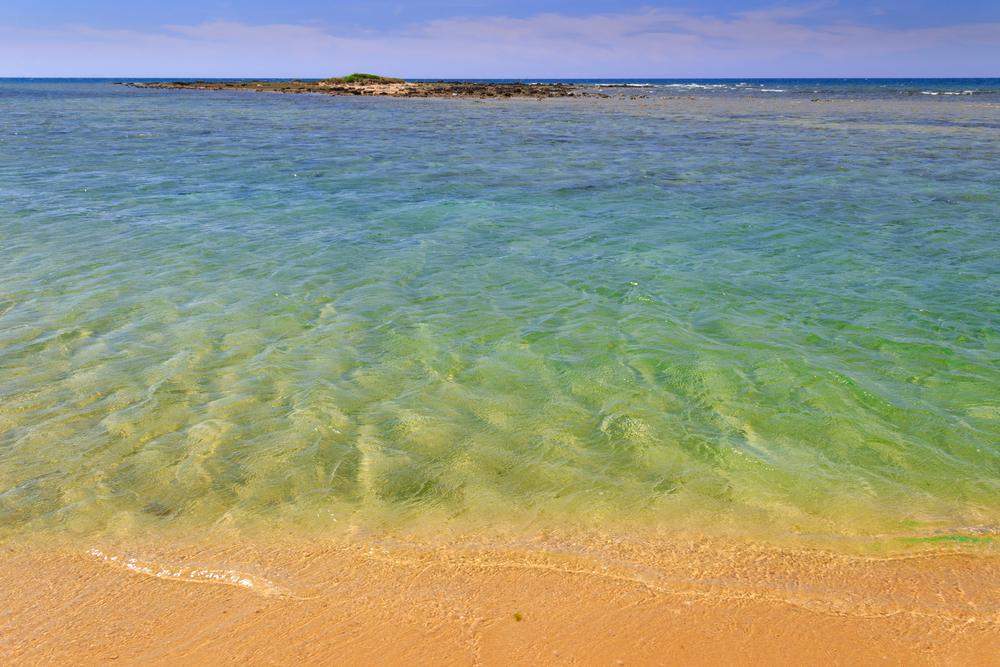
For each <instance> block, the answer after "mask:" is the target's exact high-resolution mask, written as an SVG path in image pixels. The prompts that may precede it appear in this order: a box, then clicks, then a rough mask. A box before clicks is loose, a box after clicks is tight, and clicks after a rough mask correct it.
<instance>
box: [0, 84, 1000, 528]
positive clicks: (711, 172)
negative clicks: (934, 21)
mask: <svg viewBox="0 0 1000 667" xmlns="http://www.w3.org/2000/svg"><path fill="white" fill-rule="evenodd" d="M582 83H586V84H587V85H588V86H594V87H593V88H592V90H595V91H601V92H604V93H607V94H609V95H612V96H619V95H624V96H625V98H618V97H612V98H611V99H606V100H605V99H568V100H543V101H536V100H504V101H477V100H440V99H429V100H417V99H388V98H380V99H374V98H349V97H323V96H313V95H276V94H275V95H271V94H261V95H253V94H249V93H243V92H199V91H172V90H138V89H132V88H125V87H122V86H115V85H112V81H110V80H25V79H22V80H14V79H9V80H0V259H2V261H0V535H24V534H34V533H38V534H71V535H72V534H79V535H93V534H97V533H103V534H108V533H113V534H129V533H132V532H134V531H146V532H149V531H153V532H155V531H157V530H166V529H168V528H180V529H185V530H188V529H195V528H206V529H211V528H212V527H221V526H226V527H233V526H235V527H237V528H241V527H244V526H246V527H248V528H249V527H254V528H260V529H264V530H278V529H281V530H284V529H293V528H294V529H296V530H303V531H308V532H313V533H317V532H318V533H322V532H324V531H332V530H339V529H342V528H345V527H358V526H361V527H373V528H387V529H390V530H394V529H399V530H405V529H409V528H411V527H414V526H424V525H436V526H445V525H447V526H455V527H459V528H460V527H463V526H468V527H476V526H480V527H481V526H494V527H495V526H498V525H508V524H509V525H513V526H521V527H531V528H536V527H545V526H553V525H555V526H566V525H570V526H578V527H581V528H594V527H598V528H600V527H607V526H643V527H648V528H650V529H652V530H671V529H683V530H686V531H705V532H713V533H714V532H720V533H726V534H740V535H742V534H752V535H765V536H790V535H791V536H794V535H810V536H815V535H820V536H829V537H832V538H835V539H851V538H859V539H881V537H884V536H904V537H907V536H910V537H913V538H914V539H925V538H926V539H937V537H936V536H942V535H944V536H958V537H959V538H961V537H963V536H975V537H974V539H995V537H989V536H995V535H996V534H997V527H998V525H1000V80H997V79H975V80H972V79H969V80H944V79H930V80H738V81H718V80H704V81H647V80H630V81H617V82H616V81H588V82H582ZM624 83H628V84H632V85H629V86H627V87H622V88H616V87H614V85H608V84H616V85H620V84H624ZM596 84H603V85H601V86H600V87H597V86H596ZM632 96H645V97H640V98H639V99H629V98H630V97H632ZM687 96H694V97H696V99H694V100H689V99H687ZM982 536H987V537H985V538H984V537H982ZM970 539H973V538H971V537H970Z"/></svg>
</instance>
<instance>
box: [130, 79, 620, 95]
mask: <svg viewBox="0 0 1000 667" xmlns="http://www.w3.org/2000/svg"><path fill="white" fill-rule="evenodd" d="M118 85H122V86H126V87H129V88H152V89H168V90H242V91H253V92H258V93H264V92H270V93H298V94H302V93H313V94H320V95H333V96H377V97H445V98H448V97H466V98H470V97H471V98H476V99H486V98H507V97H519V98H537V99H542V98H553V97H608V96H607V95H604V94H601V93H585V92H580V91H578V90H577V88H578V86H573V85H569V84H562V83H554V84H533V83H475V82H456V81H435V82H429V81H424V82H414V81H401V80H385V81H378V80H375V81H372V80H361V81H354V82H345V81H340V80H329V79H328V80H322V81H301V80H295V79H293V80H287V81H272V80H250V81H162V82H150V83H141V82H119V84H118Z"/></svg>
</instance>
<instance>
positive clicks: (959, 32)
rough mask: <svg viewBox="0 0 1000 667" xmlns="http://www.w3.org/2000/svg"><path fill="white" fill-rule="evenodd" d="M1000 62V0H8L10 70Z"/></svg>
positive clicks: (207, 73) (855, 72)
mask: <svg viewBox="0 0 1000 667" xmlns="http://www.w3.org/2000/svg"><path fill="white" fill-rule="evenodd" d="M354 71H365V72H376V73H379V74H386V75H392V76H401V77H409V78H438V77H440V78H730V77H732V78H740V77H936V76H946V77H949V76H953V77H962V76H968V77H998V76H1000V0H874V1H870V2H863V1H860V0H816V1H814V2H811V1H806V2H796V1H794V0H789V1H786V2H781V1H780V0H778V2H777V3H768V2H753V1H748V0H708V1H704V2H695V1H693V0H687V1H670V2H656V1H648V2H631V1H629V0H621V1H619V2H608V1H605V0H575V1H571V0H536V1H534V2H517V1H514V0H428V1H423V2H392V1H383V0H372V1H369V2H360V1H358V2H337V1H330V0H327V1H322V0H283V1H282V2H274V1H270V2H265V1H263V0H248V1H243V2H237V1H229V2H227V1H223V0H172V1H171V2H155V1H152V2H151V1H144V0H128V1H126V0H89V1H87V2H83V1H81V0H0V76H111V77H178V78H179V77H302V78H307V77H308V78H312V77H326V76H336V75H341V74H346V73H350V72H354Z"/></svg>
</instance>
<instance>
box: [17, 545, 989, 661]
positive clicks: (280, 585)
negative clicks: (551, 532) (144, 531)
mask: <svg viewBox="0 0 1000 667" xmlns="http://www.w3.org/2000/svg"><path fill="white" fill-rule="evenodd" d="M4 550H5V556H6V557H5V558H4V561H3V564H2V565H0V581H2V582H3V583H2V584H0V590H2V591H3V593H2V595H3V600H2V606H3V608H4V609H5V610H6V618H5V619H4V625H5V626H6V628H5V632H4V633H3V634H2V635H0V636H2V639H0V654H3V655H5V656H6V657H7V660H6V662H7V663H8V664H38V663H40V662H44V663H46V664H69V663H71V662H72V663H74V664H97V663H106V662H107V661H109V660H117V661H118V662H119V664H176V663H178V662H184V663H189V664H190V663H217V662H220V661H224V660H232V659H238V660H242V661H245V662H248V663H250V664H266V663H272V662H289V661H291V662H295V663H296V664H321V663H326V664H328V662H329V660H330V657H331V656H337V659H338V660H340V661H358V662H361V663H363V664H371V663H375V662H378V663H381V664H405V663H410V664H412V663H413V662H420V663H423V664H459V665H463V664H468V665H475V664H512V663H518V664H525V663H527V662H539V661H545V662H547V663H552V664H654V663H656V662H662V660H664V659H666V658H669V659H670V660H671V661H673V662H676V663H682V664H712V663H714V664H719V663H720V662H726V661H730V662H731V661H732V659H733V656H740V661H741V662H742V663H754V664H764V663H772V664H773V663H775V662H784V663H786V664H787V663H794V662H799V663H804V662H816V661H821V662H824V663H830V662H841V663H850V664H966V665H973V664H986V661H987V660H988V656H989V655H990V650H989V647H990V646H991V645H995V643H996V641H997V639H998V638H1000V598H998V597H997V593H996V591H997V590H998V589H1000V555H998V554H996V553H995V552H992V551H991V552H985V553H965V552H961V551H953V550H939V551H922V552H918V553H911V554H897V555H885V556H862V555H845V554H840V553H834V552H830V551H825V550H820V549H794V548H782V547H775V546H772V545H765V544H760V543H755V542H748V541H730V540H720V539H716V538H704V537H697V536H674V537H662V538H659V539H648V540H633V539H629V538H622V537H613V536H603V537H602V536H599V535H590V536H579V537H577V538H555V537H552V536H546V535H536V536H526V537H525V538H524V539H523V540H520V541H510V540H509V538H503V540H501V541H500V542H490V541H489V536H487V535H484V536H483V539H481V540H479V541H468V540H467V541H460V542H450V543H445V542H428V541H421V540H413V539H407V538H404V537H396V538H388V537H382V538H379V537H375V536H371V535H362V536H355V537H345V538H341V539H315V538H313V539H301V538H285V539H282V540H270V541H255V540H234V541H224V542H219V543H212V542H193V543H189V544H183V545H182V544H180V543H177V542H170V543H158V542H155V541H146V542H135V541H133V542H127V543H119V544H115V543H100V544H97V545H95V546H92V547H91V548H89V549H86V550H84V549H80V548H76V547H73V546H70V545H69V544H66V543H63V544H61V545H60V544H54V543H53V544H48V545H43V544H27V543H21V544H15V543H8V544H6V545H5V546H4ZM26 582H33V583H32V584H31V585H25V583H26ZM619 661H620V662H619Z"/></svg>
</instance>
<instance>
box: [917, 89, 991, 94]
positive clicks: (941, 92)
mask: <svg viewBox="0 0 1000 667" xmlns="http://www.w3.org/2000/svg"><path fill="white" fill-rule="evenodd" d="M977 92H979V91H977V90H921V91H920V94H921V95H975V94H976V93H977Z"/></svg>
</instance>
